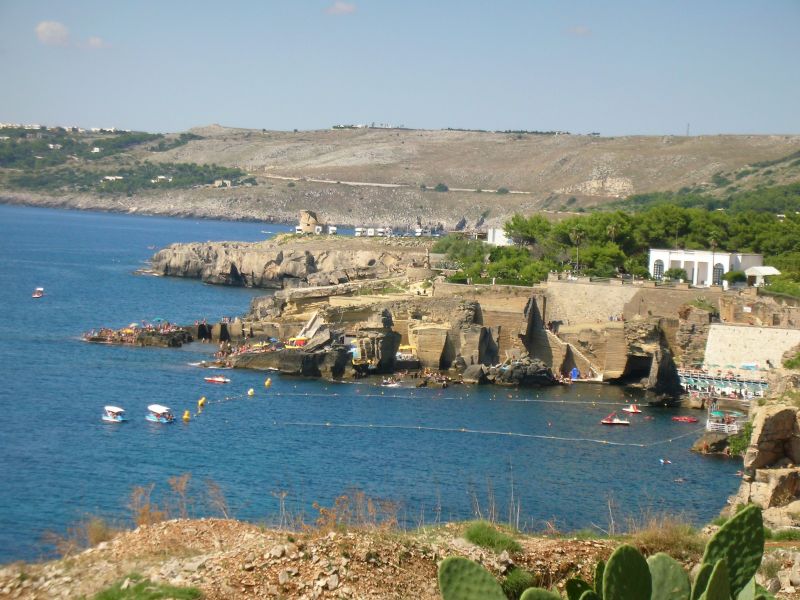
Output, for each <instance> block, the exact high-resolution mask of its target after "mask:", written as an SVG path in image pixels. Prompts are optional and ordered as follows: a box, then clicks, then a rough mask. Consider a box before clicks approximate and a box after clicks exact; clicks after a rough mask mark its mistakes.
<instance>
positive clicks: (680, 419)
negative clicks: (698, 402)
mask: <svg viewBox="0 0 800 600" xmlns="http://www.w3.org/2000/svg"><path fill="white" fill-rule="evenodd" d="M672 420H673V421H677V422H678V423H697V417H689V416H681V417H672Z"/></svg>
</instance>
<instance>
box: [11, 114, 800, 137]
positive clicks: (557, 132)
mask: <svg viewBox="0 0 800 600" xmlns="http://www.w3.org/2000/svg"><path fill="white" fill-rule="evenodd" d="M3 124H4V125H6V126H8V125H20V126H26V125H28V126H31V125H39V126H40V127H47V128H53V127H62V128H70V127H77V128H79V129H83V130H85V131H86V132H89V133H91V130H92V129H101V130H105V131H111V130H112V129H114V130H116V131H117V132H125V131H131V132H140V133H158V134H162V135H169V134H173V133H188V132H190V131H191V130H193V129H204V128H206V127H220V128H222V129H241V130H245V131H271V132H278V133H294V132H297V133H303V132H314V131H350V130H361V129H376V130H381V129H383V130H390V131H391V130H400V131H453V132H458V131H462V132H471V133H494V134H497V133H507V134H514V133H521V134H523V135H578V136H587V137H601V138H622V137H682V138H701V137H723V136H727V137H738V136H790V137H795V136H800V131H798V132H790V131H786V132H739V133H698V134H694V133H691V132H689V134H688V135H687V134H686V133H682V134H681V133H623V134H617V135H611V134H609V135H606V134H604V133H603V132H602V131H600V132H584V131H569V130H554V129H553V130H549V129H541V130H532V129H529V130H525V129H522V128H518V129H502V130H501V129H481V128H474V127H413V126H399V125H398V126H396V127H381V126H378V125H375V126H372V125H364V126H363V127H349V126H344V127H336V126H337V125H350V124H349V123H348V124H345V123H335V124H333V125H330V126H329V127H317V128H307V129H300V128H297V129H277V128H264V127H246V126H241V125H223V124H222V123H207V124H205V125H192V126H190V127H188V128H187V129H174V130H155V129H137V128H131V127H125V126H121V125H118V124H108V123H107V124H106V125H104V126H99V125H83V124H79V123H45V122H42V121H35V120H34V121H31V122H29V123H22V122H18V121H12V120H5V119H0V125H3ZM0 131H2V129H0Z"/></svg>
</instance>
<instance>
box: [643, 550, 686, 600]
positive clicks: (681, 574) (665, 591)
mask: <svg viewBox="0 0 800 600" xmlns="http://www.w3.org/2000/svg"><path fill="white" fill-rule="evenodd" d="M647 566H648V567H649V568H650V579H651V581H652V585H653V595H652V596H651V600H689V596H690V594H691V591H692V586H691V584H690V583H689V576H688V575H687V574H686V571H684V570H683V567H681V565H680V563H679V562H678V561H677V560H675V559H674V558H672V557H671V556H669V555H668V554H664V553H663V552H659V553H658V554H654V555H653V556H651V557H650V558H648V559H647Z"/></svg>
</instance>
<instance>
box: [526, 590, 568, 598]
mask: <svg viewBox="0 0 800 600" xmlns="http://www.w3.org/2000/svg"><path fill="white" fill-rule="evenodd" d="M519 600H561V596H559V595H558V594H556V593H555V592H548V591H547V590H543V589H542V588H528V589H527V590H525V591H524V592H523V594H522V596H520V597H519Z"/></svg>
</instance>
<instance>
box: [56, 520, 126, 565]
mask: <svg viewBox="0 0 800 600" xmlns="http://www.w3.org/2000/svg"><path fill="white" fill-rule="evenodd" d="M118 533H120V529H119V528H117V527H114V526H112V525H111V524H110V523H109V522H108V521H106V520H105V519H103V518H101V517H98V516H93V515H87V516H86V517H84V518H83V519H81V520H80V521H78V522H77V523H75V524H73V525H70V526H69V527H67V531H66V533H64V534H58V533H55V532H47V533H45V534H44V536H43V541H44V543H45V544H47V545H49V546H53V547H54V548H55V550H56V552H57V553H58V554H59V555H61V556H71V555H73V554H77V553H78V552H80V551H82V550H85V549H86V548H91V547H92V546H96V545H97V544H99V543H100V542H107V541H109V540H111V539H113V538H114V537H115V536H116V535H117V534H118Z"/></svg>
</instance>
